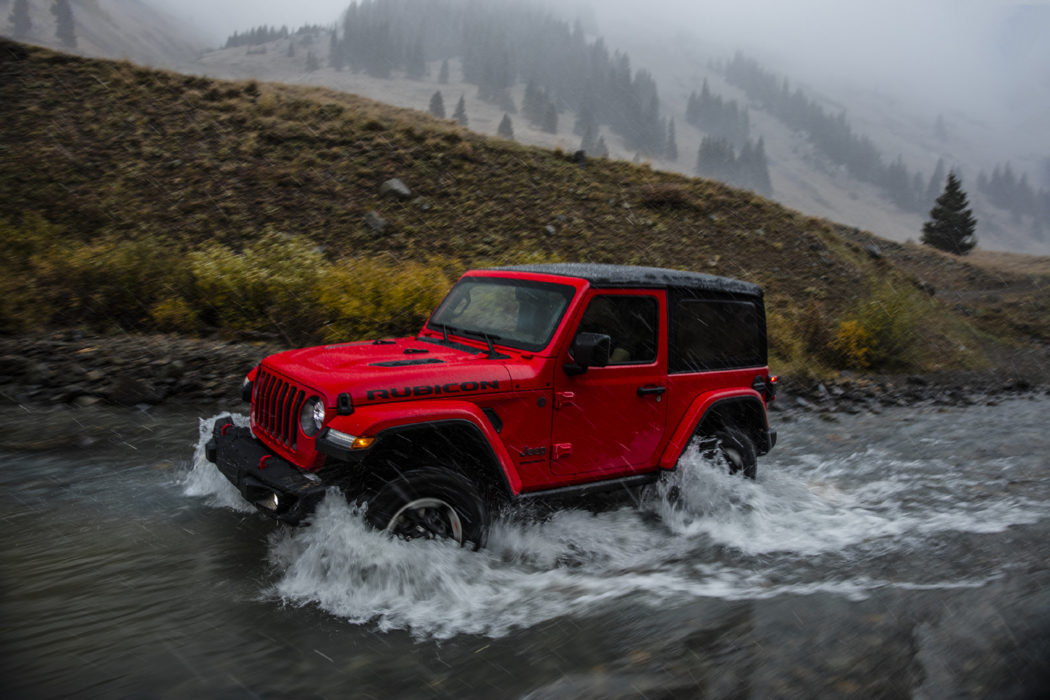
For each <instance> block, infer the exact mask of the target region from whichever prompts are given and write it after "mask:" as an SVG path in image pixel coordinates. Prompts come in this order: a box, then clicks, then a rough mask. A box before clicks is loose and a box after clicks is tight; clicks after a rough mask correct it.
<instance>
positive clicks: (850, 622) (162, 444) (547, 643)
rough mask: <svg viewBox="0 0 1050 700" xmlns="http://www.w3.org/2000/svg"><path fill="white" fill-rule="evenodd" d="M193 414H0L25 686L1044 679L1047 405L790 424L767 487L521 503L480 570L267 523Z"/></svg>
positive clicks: (637, 691)
mask: <svg viewBox="0 0 1050 700" xmlns="http://www.w3.org/2000/svg"><path fill="white" fill-rule="evenodd" d="M199 413H200V412H199V410H198V411H189V410H175V409H155V410H154V411H152V412H142V411H134V410H131V411H107V410H101V409H88V410H77V411H74V410H69V409H63V410H55V411H43V410H36V409H34V410H28V409H24V408H21V407H5V408H3V409H0V421H2V424H3V426H4V430H3V436H2V438H0V455H2V457H3V465H4V466H3V469H2V470H0V495H2V505H0V517H2V525H3V535H2V536H3V547H2V551H0V575H2V577H3V578H2V584H3V585H2V592H0V595H2V637H0V644H2V647H0V659H2V660H0V672H2V675H3V678H4V679H5V680H3V681H0V682H2V683H3V685H4V693H3V694H4V695H5V696H7V697H55V696H61V695H76V696H78V697H128V696H137V697H164V698H166V697H173V698H182V697H186V696H190V695H194V694H196V695H202V696H207V697H231V698H236V697H258V696H262V697H304V696H316V697H363V698H368V697H374V698H390V697H411V698H417V697H419V698H427V697H456V698H471V697H478V698H489V697H501V698H502V697H529V698H562V697H566V698H570V697H571V698H578V697H584V698H609V697H648V698H662V697H711V698H722V697H741V698H743V697H754V698H765V697H798V698H810V697H839V696H842V695H849V694H859V695H862V696H868V697H871V696H878V697H915V698H946V697H1003V698H1028V697H1041V696H1044V694H1045V693H1046V692H1047V690H1050V564H1048V561H1050V536H1048V535H1050V469H1048V467H1050V458H1048V456H1047V455H1048V454H1050V435H1048V432H1050V431H1048V430H1047V428H1048V426H1050V421H1048V419H1047V416H1048V415H1050V398H1046V397H1039V398H1027V399H1013V400H1009V401H1003V402H1002V403H1000V404H998V405H992V406H974V407H968V408H947V409H944V408H942V409H932V408H924V409H893V410H887V411H884V412H883V413H881V414H879V415H871V414H869V415H858V416H838V417H828V416H824V417H820V416H817V415H812V414H807V415H803V416H795V417H791V416H786V415H784V414H777V415H776V418H777V421H778V422H777V426H776V427H778V429H779V431H780V436H781V441H780V444H779V445H778V446H777V448H776V450H774V451H773V453H771V454H770V455H768V456H767V457H765V458H764V459H762V460H760V464H759V477H758V480H757V481H756V482H750V481H748V480H745V479H743V478H739V477H737V476H729V475H726V474H723V473H722V472H721V471H720V470H719V469H718V468H717V466H716V465H711V464H705V463H703V462H702V461H701V460H700V459H699V458H698V457H697V456H696V455H687V456H686V457H685V458H684V459H683V461H682V463H681V464H680V468H679V470H678V472H676V474H675V475H674V478H673V480H672V481H669V482H667V483H666V484H663V485H662V487H661V488H657V489H653V490H652V491H650V492H648V493H646V494H644V495H643V496H642V497H641V498H640V500H639V502H638V503H637V504H633V505H632V504H625V505H624V506H622V507H616V508H612V509H607V510H603V511H598V512H590V511H583V510H566V511H558V512H556V513H554V514H553V515H548V516H546V517H536V516H534V515H532V514H529V513H513V514H509V515H507V516H505V517H503V518H502V519H501V520H499V521H498V522H497V523H496V525H495V527H494V529H493V531H492V534H491V536H490V539H489V544H488V547H487V548H486V549H485V550H483V551H481V552H469V551H465V550H462V549H458V548H456V547H455V546H452V545H450V544H446V543H438V542H418V541H416V542H402V541H395V540H390V539H388V538H387V537H386V536H385V535H382V534H379V533H375V532H372V531H370V530H368V529H367V528H366V527H365V526H364V524H363V521H362V516H361V514H360V513H359V512H357V511H356V510H354V509H353V508H351V507H350V506H349V505H347V504H346V503H345V502H344V501H342V500H341V499H338V498H329V499H326V501H325V503H324V504H322V508H321V509H320V511H319V512H318V513H317V515H316V517H315V518H314V521H313V523H312V525H311V526H309V527H306V528H299V529H289V528H286V527H284V526H279V525H277V524H275V523H272V522H270V521H268V520H266V519H265V518H263V517H262V516H259V515H257V514H255V513H254V512H252V511H250V510H249V509H247V508H244V507H243V506H242V504H241V502H240V500H239V496H237V494H236V493H235V492H234V491H233V490H232V487H230V486H229V485H228V484H226V483H225V481H224V480H223V479H222V478H221V477H220V476H219V475H218V473H217V471H216V470H215V469H214V467H213V466H212V465H210V464H209V463H207V462H206V461H204V460H203V458H202V442H203V440H202V437H201V436H202V427H201V426H202V425H203V424H204V422H203V421H201V420H200V418H201V416H200V415H199ZM209 413H210V412H209ZM213 417H214V416H212V415H206V416H204V418H205V419H211V418H213ZM241 419H242V420H243V418H241ZM672 482H673V483H672ZM671 485H674V486H676V487H677V488H676V489H674V491H675V492H676V493H677V494H678V496H677V498H669V497H668V496H667V491H668V489H669V487H670V486H671Z"/></svg>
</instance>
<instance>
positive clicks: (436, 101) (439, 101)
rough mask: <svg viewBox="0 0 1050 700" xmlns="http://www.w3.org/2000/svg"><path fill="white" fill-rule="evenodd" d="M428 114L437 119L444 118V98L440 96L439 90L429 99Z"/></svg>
mask: <svg viewBox="0 0 1050 700" xmlns="http://www.w3.org/2000/svg"><path fill="white" fill-rule="evenodd" d="M430 113H431V114H433V115H434V116H435V117H437V118H438V119H444V118H445V98H443V97H442V96H441V91H440V90H438V91H437V92H435V93H434V94H433V95H432V96H431V97H430Z"/></svg>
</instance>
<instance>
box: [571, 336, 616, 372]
mask: <svg viewBox="0 0 1050 700" xmlns="http://www.w3.org/2000/svg"><path fill="white" fill-rule="evenodd" d="M571 352H572V359H573V360H574V361H573V362H571V363H569V364H567V365H565V366H564V369H565V373H566V374H570V375H575V374H583V373H584V372H586V371H587V368H588V367H604V366H605V365H607V364H609V354H610V353H611V352H612V338H610V337H609V336H607V335H605V334H604V333H577V334H576V338H575V339H573V341H572V349H571Z"/></svg>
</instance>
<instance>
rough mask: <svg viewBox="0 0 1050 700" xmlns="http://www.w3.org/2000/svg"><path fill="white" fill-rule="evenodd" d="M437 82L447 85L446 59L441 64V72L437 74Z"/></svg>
mask: <svg viewBox="0 0 1050 700" xmlns="http://www.w3.org/2000/svg"><path fill="white" fill-rule="evenodd" d="M438 82H439V83H441V84H442V85H448V59H447V58H446V59H445V60H444V61H442V62H441V70H440V71H439V72H438Z"/></svg>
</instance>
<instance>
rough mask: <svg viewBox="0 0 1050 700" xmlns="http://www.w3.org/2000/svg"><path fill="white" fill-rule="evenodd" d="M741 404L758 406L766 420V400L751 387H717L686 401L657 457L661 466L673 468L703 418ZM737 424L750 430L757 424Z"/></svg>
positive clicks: (754, 407) (752, 431) (750, 409)
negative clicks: (679, 417)
mask: <svg viewBox="0 0 1050 700" xmlns="http://www.w3.org/2000/svg"><path fill="white" fill-rule="evenodd" d="M740 404H744V408H745V410H746V411H748V412H753V411H756V410H757V411H758V414H759V415H761V416H762V417H763V422H765V410H766V409H765V404H763V403H762V396H761V395H760V394H759V393H758V392H757V391H755V390H754V389H744V388H741V389H732V390H728V391H717V392H712V393H709V394H701V395H700V396H698V397H696V398H695V399H694V400H693V403H692V404H690V405H689V409H688V410H687V411H686V412H685V415H684V416H682V420H681V421H680V422H679V423H678V426H677V427H676V428H675V430H674V433H672V435H671V439H670V441H669V442H668V443H667V447H666V448H665V449H664V453H663V456H662V457H661V458H660V468H661V469H674V467H675V465H676V464H677V463H678V458H679V457H681V456H682V453H683V452H685V448H686V447H688V446H689V441H690V440H691V439H692V438H693V434H694V433H695V432H696V429H697V428H699V427H700V425H701V423H702V422H703V421H704V419H705V418H707V417H708V416H709V415H712V414H714V413H716V412H718V411H719V409H722V408H728V407H733V408H734V409H739V407H740ZM740 427H741V428H742V429H744V430H746V431H747V432H748V433H749V434H752V435H756V434H757V428H756V426H753V425H742V426H740ZM765 428H766V426H761V429H762V430H765ZM752 439H754V437H753V438H752Z"/></svg>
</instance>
